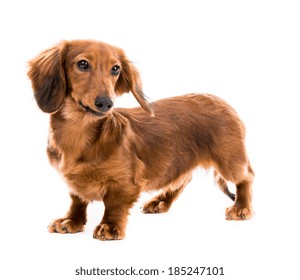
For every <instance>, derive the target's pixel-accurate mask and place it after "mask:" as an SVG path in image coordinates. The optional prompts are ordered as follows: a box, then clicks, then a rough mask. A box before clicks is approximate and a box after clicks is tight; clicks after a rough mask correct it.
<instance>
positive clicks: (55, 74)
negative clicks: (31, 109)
mask: <svg viewBox="0 0 300 280" xmlns="http://www.w3.org/2000/svg"><path fill="white" fill-rule="evenodd" d="M63 47H64V46H63V44H59V45H57V46H55V47H53V48H51V49H48V50H45V51H43V52H42V53H40V54H39V55H38V56H37V57H36V58H34V59H33V60H31V61H29V63H28V65H29V71H28V77H29V78H30V80H31V84H32V88H33V91H34V97H35V99H36V102H37V104H38V106H39V107H40V109H41V110H42V111H43V112H46V113H53V112H55V111H57V110H59V109H60V107H61V105H62V103H63V101H64V98H65V96H66V78H65V71H64V67H63V55H62V52H63Z"/></svg>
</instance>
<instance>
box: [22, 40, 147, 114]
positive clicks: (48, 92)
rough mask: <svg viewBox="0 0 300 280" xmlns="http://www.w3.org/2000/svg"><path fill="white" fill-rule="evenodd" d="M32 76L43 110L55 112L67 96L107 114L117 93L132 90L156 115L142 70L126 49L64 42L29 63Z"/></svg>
mask: <svg viewBox="0 0 300 280" xmlns="http://www.w3.org/2000/svg"><path fill="white" fill-rule="evenodd" d="M28 76H29V78H30V79H31V82H32V87H33V90H34V96H35V99H36V101H37V104H38V106H39V107H40V109H41V110H42V111H44V112H47V113H53V112H56V111H58V110H59V109H60V108H62V106H63V104H64V102H65V99H66V97H67V96H70V97H71V98H72V100H73V101H74V102H75V103H76V104H77V105H78V106H79V107H80V108H81V109H82V110H84V111H86V112H87V113H89V114H91V115H94V116H97V117H104V116H107V115H109V114H110V113H111V112H112V109H113V106H114V101H115V98H116V96H118V95H121V94H123V93H125V92H130V91H131V92H132V93H133V95H134V96H135V98H136V99H137V101H138V102H139V103H140V105H141V106H142V108H143V109H145V110H146V111H148V112H149V113H151V114H152V110H151V107H150V105H149V103H148V102H147V101H146V99H145V96H144V94H143V91H142V87H141V80H140V76H139V73H138V71H137V69H136V68H135V66H134V65H133V64H132V63H131V62H130V61H129V60H128V59H127V57H126V55H125V53H124V51H123V50H121V49H119V48H116V47H113V46H111V45H108V44H105V43H102V42H96V41H81V40H77V41H64V42H61V43H60V44H58V45H57V46H55V47H53V48H51V49H48V50H45V51H44V52H42V53H41V54H39V55H38V56H37V57H36V58H35V59H33V60H31V61H30V62H29V71H28Z"/></svg>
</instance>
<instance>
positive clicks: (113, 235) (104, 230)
mask: <svg viewBox="0 0 300 280" xmlns="http://www.w3.org/2000/svg"><path fill="white" fill-rule="evenodd" d="M132 190H133V189H131V192H127V191H126V190H125V189H123V188H113V189H110V190H109V191H108V192H107V194H106V195H105V196H104V198H103V202H104V206H105V211H104V215H103V218H102V221H101V223H100V224H99V225H98V226H97V227H96V228H95V230H94V235H93V236H94V238H95V239H99V240H118V239H124V237H125V230H126V224H127V216H128V214H129V210H130V208H131V207H132V206H133V204H134V202H135V201H136V200H137V197H138V192H136V193H134V192H132Z"/></svg>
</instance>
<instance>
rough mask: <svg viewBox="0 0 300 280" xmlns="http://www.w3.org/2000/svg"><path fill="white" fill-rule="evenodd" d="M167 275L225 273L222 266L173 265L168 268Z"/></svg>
mask: <svg viewBox="0 0 300 280" xmlns="http://www.w3.org/2000/svg"><path fill="white" fill-rule="evenodd" d="M168 274H169V275H182V276H183V275H203V276H204V275H225V274H224V268H223V267H210V266H198V267H191V266H174V267H169V268H168Z"/></svg>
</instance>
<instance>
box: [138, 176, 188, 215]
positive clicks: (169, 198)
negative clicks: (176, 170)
mask: <svg viewBox="0 0 300 280" xmlns="http://www.w3.org/2000/svg"><path fill="white" fill-rule="evenodd" d="M191 179H192V174H191V172H187V173H185V174H184V175H183V176H180V178H179V179H177V180H175V181H174V182H172V183H171V184H169V185H167V186H166V187H165V188H164V190H163V191H162V192H161V193H159V194H158V195H157V196H155V197H154V198H152V199H151V200H150V201H148V202H147V203H145V204H144V206H143V207H142V211H143V213H145V214H150V213H151V214H152V213H164V212H167V211H168V210H169V209H170V207H171V205H172V203H173V202H174V201H175V200H176V199H177V198H178V196H179V195H180V194H181V192H182V191H183V189H184V188H185V186H186V185H187V184H188V183H189V182H190V181H191Z"/></svg>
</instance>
